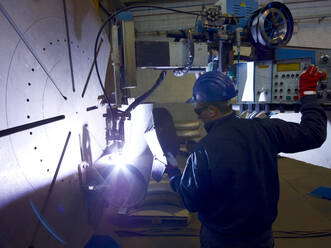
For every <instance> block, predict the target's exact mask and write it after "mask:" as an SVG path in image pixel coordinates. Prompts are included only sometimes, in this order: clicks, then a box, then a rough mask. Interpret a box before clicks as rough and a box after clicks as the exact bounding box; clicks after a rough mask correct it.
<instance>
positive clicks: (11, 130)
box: [0, 115, 65, 137]
mask: <svg viewBox="0 0 331 248" xmlns="http://www.w3.org/2000/svg"><path fill="white" fill-rule="evenodd" d="M64 118H65V116H64V115H59V116H56V117H52V118H48V119H45V120H41V121H35V122H31V123H28V124H24V125H21V126H16V127H12V128H8V129H5V130H0V137H3V136H7V135H10V134H14V133H18V132H21V131H24V130H28V129H31V128H35V127H39V126H43V125H46V124H49V123H52V122H55V121H59V120H63V119H64Z"/></svg>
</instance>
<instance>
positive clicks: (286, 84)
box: [271, 58, 311, 104]
mask: <svg viewBox="0 0 331 248" xmlns="http://www.w3.org/2000/svg"><path fill="white" fill-rule="evenodd" d="M309 64H311V58H304V59H294V60H282V61H277V62H276V63H274V64H273V75H272V101H271V103H283V104H292V103H299V77H300V74H301V73H302V72H303V71H304V70H305V69H306V68H307V66H308V65H309Z"/></svg>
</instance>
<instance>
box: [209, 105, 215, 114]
mask: <svg viewBox="0 0 331 248" xmlns="http://www.w3.org/2000/svg"><path fill="white" fill-rule="evenodd" d="M208 111H209V114H210V115H211V116H212V117H214V116H215V115H217V109H216V107H215V106H213V105H211V106H209V107H208Z"/></svg>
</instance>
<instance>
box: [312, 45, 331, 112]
mask: <svg viewBox="0 0 331 248" xmlns="http://www.w3.org/2000/svg"><path fill="white" fill-rule="evenodd" d="M315 60H316V63H317V64H318V66H319V69H320V70H323V71H325V72H326V73H327V75H328V77H330V76H331V50H320V51H317V52H316V58H315ZM317 97H318V98H319V100H320V102H321V103H322V104H324V105H331V80H330V79H328V78H327V79H326V80H322V81H321V82H320V83H319V85H318V88H317Z"/></svg>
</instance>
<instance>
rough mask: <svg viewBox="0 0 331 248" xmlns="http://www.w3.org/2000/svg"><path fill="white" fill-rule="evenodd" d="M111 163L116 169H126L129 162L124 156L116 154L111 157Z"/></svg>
mask: <svg viewBox="0 0 331 248" xmlns="http://www.w3.org/2000/svg"><path fill="white" fill-rule="evenodd" d="M110 163H111V164H113V165H114V166H116V167H120V168H124V167H125V165H126V164H127V161H126V159H125V157H124V156H123V155H121V154H116V153H115V154H111V155H110Z"/></svg>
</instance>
